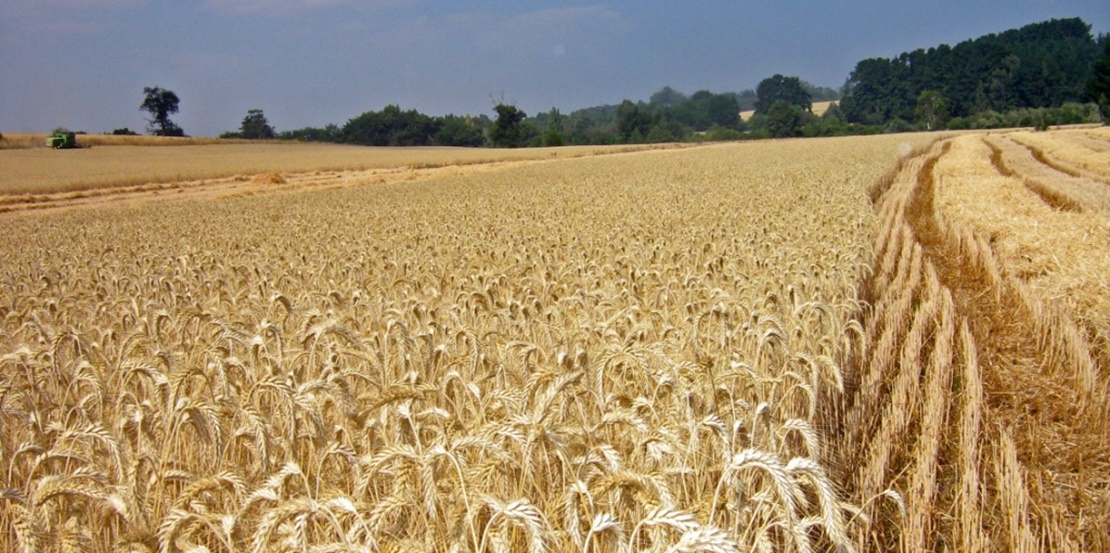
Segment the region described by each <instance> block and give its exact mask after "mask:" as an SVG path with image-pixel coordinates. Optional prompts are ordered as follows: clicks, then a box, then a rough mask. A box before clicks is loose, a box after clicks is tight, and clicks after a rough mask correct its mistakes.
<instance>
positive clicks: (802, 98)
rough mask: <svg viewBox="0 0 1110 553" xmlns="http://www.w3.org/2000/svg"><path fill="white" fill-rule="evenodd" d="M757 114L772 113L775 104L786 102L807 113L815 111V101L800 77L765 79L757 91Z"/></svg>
mask: <svg viewBox="0 0 1110 553" xmlns="http://www.w3.org/2000/svg"><path fill="white" fill-rule="evenodd" d="M755 93H756V96H757V97H758V99H757V100H756V101H755V111H756V113H770V111H771V107H772V106H773V105H774V104H775V102H780V101H782V102H786V103H787V104H790V105H792V106H796V107H798V108H800V109H803V110H805V111H812V110H813V101H812V99H811V97H810V95H809V92H807V91H806V89H805V86H804V85H803V84H802V80H801V79H799V78H798V77H784V76H782V75H777V74H776V75H775V76H773V77H769V78H766V79H763V80H762V81H760V82H759V86H758V87H756V89H755Z"/></svg>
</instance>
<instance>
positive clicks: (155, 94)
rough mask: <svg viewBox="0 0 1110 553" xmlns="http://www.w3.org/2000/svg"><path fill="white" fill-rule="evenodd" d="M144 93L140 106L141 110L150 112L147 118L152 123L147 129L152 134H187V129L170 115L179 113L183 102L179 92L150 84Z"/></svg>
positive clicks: (144, 88) (144, 89)
mask: <svg viewBox="0 0 1110 553" xmlns="http://www.w3.org/2000/svg"><path fill="white" fill-rule="evenodd" d="M143 95H144V96H143V103H142V104H141V105H140V106H139V110H141V111H145V112H147V113H149V114H150V118H149V119H148V120H147V121H148V122H149V123H150V125H149V126H148V127H147V130H149V131H150V133H151V134H153V135H156V136H185V131H183V130H181V127H178V126H177V124H175V123H174V122H173V121H171V120H170V115H172V114H174V113H177V112H178V108H179V106H180V104H181V100H180V99H179V98H178V97H177V94H174V93H173V91H170V90H166V89H164V88H160V87H157V86H155V87H149V86H148V87H143Z"/></svg>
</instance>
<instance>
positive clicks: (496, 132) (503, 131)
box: [489, 103, 528, 148]
mask: <svg viewBox="0 0 1110 553" xmlns="http://www.w3.org/2000/svg"><path fill="white" fill-rule="evenodd" d="M493 111H495V112H496V113H497V118H496V119H494V121H493V127H491V128H490V131H489V141H490V143H491V144H492V145H493V146H494V147H495V148H519V147H520V145H521V141H522V139H523V129H522V128H521V127H522V125H521V122H522V121H524V118H525V117H527V116H528V115H527V114H525V113H524V112H523V111H521V110H520V109H519V108H517V107H516V106H514V105H512V104H505V103H499V104H497V105H496V106H494V107H493Z"/></svg>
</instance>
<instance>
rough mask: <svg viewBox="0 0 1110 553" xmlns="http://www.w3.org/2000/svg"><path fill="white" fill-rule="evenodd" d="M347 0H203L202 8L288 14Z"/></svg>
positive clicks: (225, 11) (250, 12)
mask: <svg viewBox="0 0 1110 553" xmlns="http://www.w3.org/2000/svg"><path fill="white" fill-rule="evenodd" d="M348 3H350V2H349V0H205V1H204V3H203V4H202V5H201V6H202V7H203V8H204V9H206V10H209V11H213V12H216V13H219V14H223V15H250V14H288V13H292V12H299V11H307V10H316V9H320V8H332V7H335V6H339V5H343V4H348Z"/></svg>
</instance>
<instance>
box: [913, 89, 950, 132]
mask: <svg viewBox="0 0 1110 553" xmlns="http://www.w3.org/2000/svg"><path fill="white" fill-rule="evenodd" d="M914 119H915V120H916V121H917V123H918V124H919V125H921V126H922V127H924V128H925V130H929V131H935V130H937V129H940V128H942V127H943V126H944V124H945V123H947V122H948V98H945V96H944V93H943V92H940V91H937V90H925V91H922V92H921V94H920V95H918V97H917V107H916V108H915V109H914Z"/></svg>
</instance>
